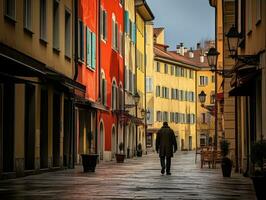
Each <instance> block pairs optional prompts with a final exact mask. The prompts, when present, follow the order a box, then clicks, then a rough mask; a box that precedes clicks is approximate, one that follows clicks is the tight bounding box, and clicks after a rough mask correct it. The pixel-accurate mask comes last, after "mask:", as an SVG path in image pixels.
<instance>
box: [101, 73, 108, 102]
mask: <svg viewBox="0 0 266 200" xmlns="http://www.w3.org/2000/svg"><path fill="white" fill-rule="evenodd" d="M106 86H107V81H106V79H105V77H104V74H103V73H102V81H101V100H102V104H103V105H106V104H107V90H106Z"/></svg>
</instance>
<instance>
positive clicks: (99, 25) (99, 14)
mask: <svg viewBox="0 0 266 200" xmlns="http://www.w3.org/2000/svg"><path fill="white" fill-rule="evenodd" d="M100 11H101V0H99V1H98V17H97V18H98V100H99V99H100V98H101V92H100V91H101V12H100Z"/></svg>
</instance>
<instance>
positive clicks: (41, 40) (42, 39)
mask: <svg viewBox="0 0 266 200" xmlns="http://www.w3.org/2000/svg"><path fill="white" fill-rule="evenodd" d="M39 40H40V43H41V44H42V45H44V46H47V44H48V42H47V40H46V39H44V38H40V39H39Z"/></svg>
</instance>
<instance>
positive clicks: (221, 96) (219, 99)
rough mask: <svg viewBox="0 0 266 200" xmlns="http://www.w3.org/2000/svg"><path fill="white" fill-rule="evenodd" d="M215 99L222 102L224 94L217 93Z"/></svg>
mask: <svg viewBox="0 0 266 200" xmlns="http://www.w3.org/2000/svg"><path fill="white" fill-rule="evenodd" d="M216 99H217V101H222V100H224V93H223V92H219V93H217V95H216Z"/></svg>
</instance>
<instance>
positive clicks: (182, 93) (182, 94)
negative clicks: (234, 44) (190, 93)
mask: <svg viewBox="0 0 266 200" xmlns="http://www.w3.org/2000/svg"><path fill="white" fill-rule="evenodd" d="M180 100H181V101H184V91H183V90H180Z"/></svg>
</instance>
